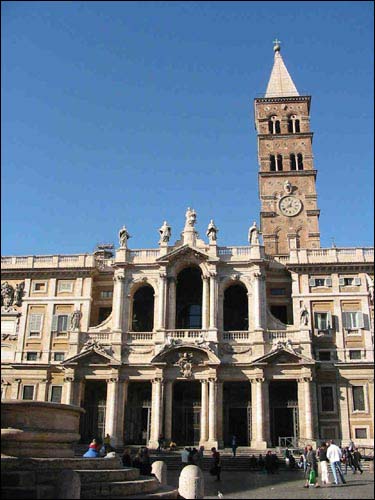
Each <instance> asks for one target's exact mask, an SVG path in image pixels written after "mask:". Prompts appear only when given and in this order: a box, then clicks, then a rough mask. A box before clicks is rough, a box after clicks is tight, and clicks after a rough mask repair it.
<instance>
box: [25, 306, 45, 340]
mask: <svg viewBox="0 0 375 500" xmlns="http://www.w3.org/2000/svg"><path fill="white" fill-rule="evenodd" d="M32 316H41V319H40V329H39V331H37V330H31V329H30V323H31V317H32ZM43 324H44V313H41V312H40V313H33V312H31V313H29V314H28V320H27V336H28V337H32V338H36V337H37V338H41V337H42V332H43Z"/></svg>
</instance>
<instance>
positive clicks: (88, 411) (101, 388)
mask: <svg viewBox="0 0 375 500" xmlns="http://www.w3.org/2000/svg"><path fill="white" fill-rule="evenodd" d="M106 398H107V384H106V382H101V381H91V380H90V381H86V383H85V392H84V399H83V408H84V409H85V413H84V414H83V415H82V416H81V421H80V434H81V441H82V442H83V443H86V442H90V441H91V440H92V439H93V438H99V439H103V438H104V435H105V415H106Z"/></svg>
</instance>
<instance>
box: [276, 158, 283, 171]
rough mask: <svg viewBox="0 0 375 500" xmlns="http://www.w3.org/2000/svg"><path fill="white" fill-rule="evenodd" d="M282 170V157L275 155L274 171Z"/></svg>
mask: <svg viewBox="0 0 375 500" xmlns="http://www.w3.org/2000/svg"><path fill="white" fill-rule="evenodd" d="M282 169H283V157H282V156H281V155H277V158H276V170H277V171H281V170H282Z"/></svg>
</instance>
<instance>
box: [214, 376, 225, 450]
mask: <svg viewBox="0 0 375 500" xmlns="http://www.w3.org/2000/svg"><path fill="white" fill-rule="evenodd" d="M216 405H217V419H216V422H217V441H218V445H219V447H220V448H221V447H223V446H224V438H223V382H217V384H216Z"/></svg>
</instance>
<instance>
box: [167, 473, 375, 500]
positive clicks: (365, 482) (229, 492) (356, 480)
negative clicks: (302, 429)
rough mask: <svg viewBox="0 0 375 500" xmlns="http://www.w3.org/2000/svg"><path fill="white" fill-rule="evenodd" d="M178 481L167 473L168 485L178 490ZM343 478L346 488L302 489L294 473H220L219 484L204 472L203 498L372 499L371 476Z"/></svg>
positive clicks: (372, 479) (176, 475) (171, 474)
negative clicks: (345, 481) (219, 495)
mask: <svg viewBox="0 0 375 500" xmlns="http://www.w3.org/2000/svg"><path fill="white" fill-rule="evenodd" d="M178 477H179V472H178V471H170V472H168V483H169V484H171V485H174V486H178ZM346 477H347V484H346V485H342V486H332V485H330V486H322V487H321V488H308V489H305V488H303V485H304V479H303V474H302V473H301V472H298V471H296V472H289V471H281V472H280V473H278V474H274V475H271V476H268V475H265V474H263V473H259V472H246V471H245V472H242V471H241V472H232V471H223V472H222V479H221V481H220V482H217V481H216V480H215V478H213V477H212V476H210V474H209V473H208V472H206V471H205V472H204V480H205V497H204V498H218V492H221V493H222V494H223V497H224V498H267V499H270V498H283V499H293V498H301V499H303V498H307V499H312V498H314V499H315V498H317V499H320V498H324V499H331V498H332V499H334V498H338V499H347V498H361V499H362V498H374V474H373V473H370V472H364V474H362V475H359V474H358V475H357V474H355V475H353V474H349V475H348V476H346Z"/></svg>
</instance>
